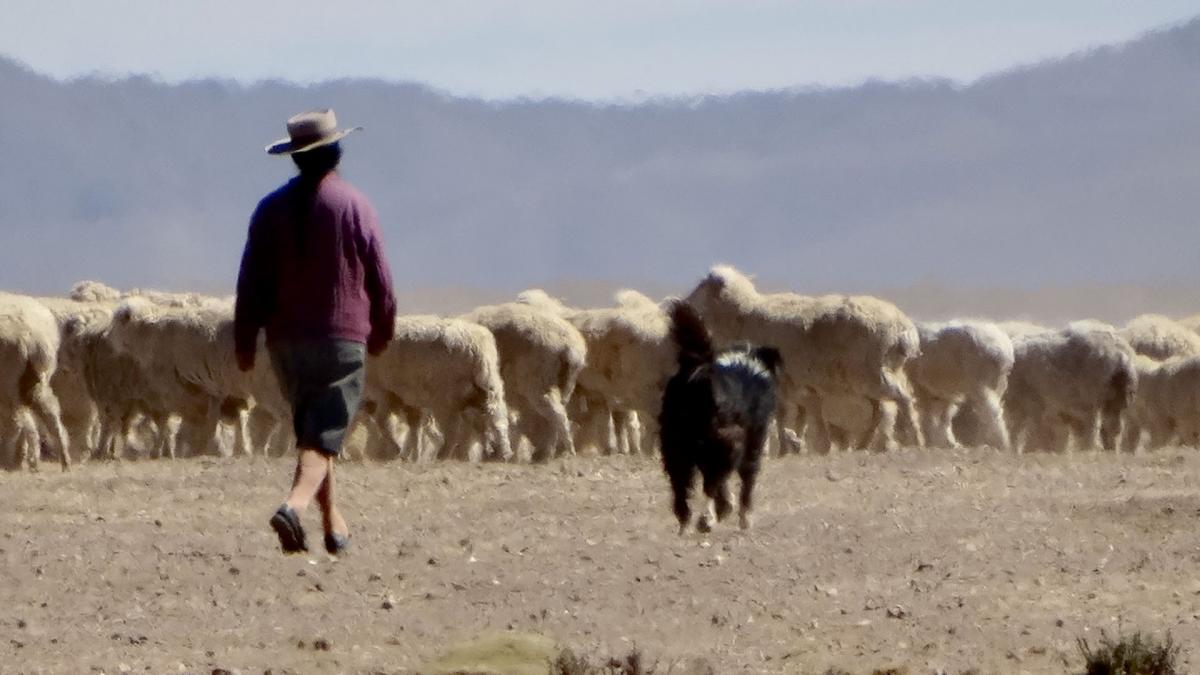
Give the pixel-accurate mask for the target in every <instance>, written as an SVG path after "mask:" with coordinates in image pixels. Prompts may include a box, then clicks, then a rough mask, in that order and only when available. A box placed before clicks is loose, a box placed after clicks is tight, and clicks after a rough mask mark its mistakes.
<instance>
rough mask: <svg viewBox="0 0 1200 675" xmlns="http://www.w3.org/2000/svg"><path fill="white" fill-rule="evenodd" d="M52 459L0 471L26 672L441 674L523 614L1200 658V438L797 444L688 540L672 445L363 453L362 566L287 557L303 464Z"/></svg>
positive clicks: (347, 478) (351, 507) (1017, 667)
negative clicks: (274, 520)
mask: <svg viewBox="0 0 1200 675" xmlns="http://www.w3.org/2000/svg"><path fill="white" fill-rule="evenodd" d="M46 466H47V468H44V469H43V470H42V472H41V473H39V474H27V473H7V474H0V494H3V495H4V505H5V508H4V510H3V512H2V513H0V557H2V559H3V562H4V566H3V578H2V583H0V671H2V672H5V673H8V672H70V673H86V672H89V671H90V672H100V671H103V672H107V673H116V672H122V671H125V672H129V671H132V672H151V673H167V672H184V671H186V672H204V673H208V672H211V671H212V669H213V668H217V667H220V668H228V669H240V670H241V671H242V672H255V673H257V672H263V671H264V670H266V669H268V668H270V669H272V670H273V672H275V673H279V672H287V671H291V672H299V673H309V672H389V673H393V672H418V671H419V669H420V667H421V664H423V663H426V662H427V661H428V660H429V659H430V658H432V657H434V656H435V655H437V654H438V652H439V651H440V650H442V649H443V648H444V647H445V646H446V645H447V644H450V643H453V642H455V641H457V640H461V639H464V638H469V637H471V636H474V635H478V634H481V633H486V632H488V631H493V630H507V629H510V628H511V629H513V630H518V631H526V632H534V633H539V634H542V635H546V636H550V637H551V638H553V639H555V640H557V641H559V642H560V643H561V644H564V645H569V646H571V647H572V648H574V649H576V650H577V651H580V652H587V653H592V654H605V655H613V654H618V653H622V654H623V653H627V652H628V651H629V650H630V649H631V648H633V647H634V646H635V645H636V646H637V647H638V648H640V649H641V650H642V651H643V652H644V653H645V654H646V655H647V656H648V657H649V659H650V660H653V659H661V662H662V663H667V662H670V661H671V660H673V659H679V658H683V657H691V656H702V657H705V658H707V659H708V660H709V661H710V662H711V663H712V664H713V665H714V666H715V670H716V672H718V673H739V672H752V673H759V672H787V673H822V672H824V671H825V670H826V669H827V668H830V667H837V668H843V669H846V670H848V671H850V672H854V673H858V672H870V670H871V669H874V668H882V667H889V666H906V667H907V668H908V669H909V672H910V673H927V672H929V673H931V672H936V671H938V670H939V669H944V670H945V672H950V673H958V672H960V671H962V670H965V669H968V668H976V669H978V670H979V671H980V672H995V673H1020V672H1030V673H1063V672H1077V671H1079V670H1080V658H1079V655H1078V651H1077V649H1076V644H1075V640H1076V638H1077V637H1088V638H1091V639H1095V638H1097V637H1099V635H1100V631H1101V630H1105V631H1108V632H1109V633H1110V634H1112V633H1114V632H1116V631H1117V630H1118V629H1119V627H1122V626H1123V627H1124V629H1125V630H1126V631H1131V630H1134V629H1138V630H1143V631H1150V632H1153V633H1156V634H1158V635H1160V636H1161V635H1163V634H1165V633H1166V632H1167V631H1170V632H1171V633H1172V634H1173V635H1174V636H1175V638H1176V640H1177V641H1178V642H1180V643H1181V644H1182V646H1183V649H1184V653H1183V657H1182V658H1183V659H1184V662H1183V663H1182V665H1183V667H1184V670H1185V671H1189V670H1192V668H1191V667H1190V665H1189V663H1188V662H1187V659H1189V658H1190V659H1191V660H1192V661H1191V662H1192V663H1195V662H1197V660H1198V659H1200V483H1198V482H1197V478H1198V477H1200V456H1198V455H1197V453H1196V452H1195V451H1192V450H1178V451H1165V452H1157V453H1153V454H1148V455H1142V456H1137V457H1131V456H1120V457H1115V456H1112V455H1108V454H1077V455H1074V456H1061V455H1049V456H1047V455H1041V456H1028V455H1027V456H1024V457H1015V456H1012V455H1009V454H1000V453H994V452H988V451H956V452H951V451H928V452H913V451H909V452H899V453H893V454H889V455H870V454H861V453H856V454H843V455H837V456H833V457H792V458H787V459H783V460H773V461H771V462H769V463H768V464H767V465H766V467H765V470H764V473H763V476H762V481H761V483H760V490H759V493H758V495H759V501H760V508H759V510H758V519H757V523H756V529H754V530H753V531H752V532H750V533H743V532H741V531H739V530H738V529H737V528H736V525H735V524H734V523H732V522H727V523H723V524H722V526H721V527H719V528H718V530H717V531H716V532H714V533H712V534H711V535H709V536H701V535H692V536H690V537H687V538H682V539H681V538H680V537H678V536H677V535H676V532H675V525H674V523H673V519H672V516H671V514H670V511H669V507H668V502H667V491H666V481H665V480H664V478H663V477H662V474H661V472H660V470H659V467H658V465H657V464H656V463H655V462H654V461H652V460H650V459H641V458H627V457H618V458H594V457H588V458H576V459H569V460H562V461H558V462H554V463H551V464H549V465H547V466H504V465H482V466H476V465H467V464H458V463H450V464H439V465H423V466H413V465H403V464H398V463H391V464H375V463H367V464H347V465H344V466H341V467H340V469H341V471H340V474H339V476H340V478H341V488H342V490H341V492H342V500H343V504H344V506H345V510H346V512H347V516H348V518H349V520H350V523H351V527H352V528H353V542H354V546H355V549H354V551H353V554H352V555H349V556H345V557H344V558H343V559H341V560H336V561H335V560H332V559H331V558H329V557H328V556H326V555H325V554H324V553H321V554H319V555H316V554H314V555H310V556H293V557H284V556H282V555H281V554H280V553H279V552H278V548H277V542H276V540H275V538H274V535H273V534H272V533H271V532H270V530H269V529H268V527H267V524H266V523H267V518H268V517H269V516H270V514H271V512H272V511H273V510H274V508H275V506H277V504H278V500H279V499H280V497H281V496H282V495H283V492H284V488H285V487H286V485H287V483H288V482H289V479H290V471H291V465H290V463H289V461H288V460H286V459H270V460H267V459H254V460H211V459H194V460H181V461H176V462H165V461H163V462H125V463H107V464H105V463H101V464H96V463H93V464H90V465H83V466H79V467H77V468H75V469H73V470H72V471H70V472H68V473H65V474H63V473H59V472H58V470H57V469H56V468H50V465H49V464H47V465H46ZM305 522H306V524H307V525H308V526H309V530H310V532H309V536H310V543H311V544H313V545H314V546H318V547H319V527H318V522H317V519H316V518H315V514H310V515H309V516H308V517H307V518H306V520H305ZM660 672H661V671H660Z"/></svg>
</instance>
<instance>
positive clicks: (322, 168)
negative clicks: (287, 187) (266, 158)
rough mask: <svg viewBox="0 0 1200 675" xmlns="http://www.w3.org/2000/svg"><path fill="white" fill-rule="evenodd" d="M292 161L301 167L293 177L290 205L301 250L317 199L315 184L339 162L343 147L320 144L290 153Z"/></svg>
mask: <svg viewBox="0 0 1200 675" xmlns="http://www.w3.org/2000/svg"><path fill="white" fill-rule="evenodd" d="M292 161H293V162H295V163H296V168H297V169H299V170H300V175H299V176H297V177H296V184H295V188H294V189H293V191H292V198H293V201H292V207H293V212H292V213H293V215H294V227H295V233H296V245H297V246H299V248H300V250H301V251H303V250H304V248H305V243H306V241H307V239H308V237H307V231H308V221H309V218H310V217H311V216H312V210H313V202H315V201H316V199H317V187H318V186H319V185H320V184H321V180H322V179H324V178H325V176H327V175H329V174H330V173H332V172H333V171H334V169H336V168H337V167H338V163H340V162H341V161H342V146H341V144H340V143H330V144H329V145H322V146H319V147H316V148H313V149H312V150H305V151H304V152H297V153H295V154H293V155H292Z"/></svg>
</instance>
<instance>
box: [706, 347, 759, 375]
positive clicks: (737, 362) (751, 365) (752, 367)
mask: <svg viewBox="0 0 1200 675" xmlns="http://www.w3.org/2000/svg"><path fill="white" fill-rule="evenodd" d="M714 363H715V364H716V366H717V367H718V368H739V369H742V370H746V371H749V372H750V374H752V375H754V376H755V377H761V378H769V377H771V371H769V370H767V366H766V364H764V363H763V362H762V361H759V360H758V359H756V358H754V355H753V354H750V353H748V352H740V351H735V352H725V353H724V354H721V355H720V356H718V357H717V360H716V361H715V362H714Z"/></svg>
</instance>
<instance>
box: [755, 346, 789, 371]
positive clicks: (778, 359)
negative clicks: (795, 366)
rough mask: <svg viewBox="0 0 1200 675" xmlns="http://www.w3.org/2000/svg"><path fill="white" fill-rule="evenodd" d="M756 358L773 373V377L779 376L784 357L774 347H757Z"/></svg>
mask: <svg viewBox="0 0 1200 675" xmlns="http://www.w3.org/2000/svg"><path fill="white" fill-rule="evenodd" d="M753 354H754V358H756V359H758V360H759V361H761V362H762V364H763V365H764V366H766V367H767V370H769V371H771V375H772V376H775V375H778V374H779V369H780V368H781V367H782V366H783V355H782V354H780V353H779V350H778V349H776V348H774V347H755V348H754V352H753Z"/></svg>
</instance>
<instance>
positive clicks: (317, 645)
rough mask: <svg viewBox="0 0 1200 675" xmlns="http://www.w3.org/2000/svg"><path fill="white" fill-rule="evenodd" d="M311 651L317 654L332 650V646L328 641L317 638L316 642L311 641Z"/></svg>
mask: <svg viewBox="0 0 1200 675" xmlns="http://www.w3.org/2000/svg"><path fill="white" fill-rule="evenodd" d="M313 649H315V650H317V651H319V652H327V651H329V650H331V649H333V645H331V644H329V640H326V639H325V638H317V639H316V640H313Z"/></svg>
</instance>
